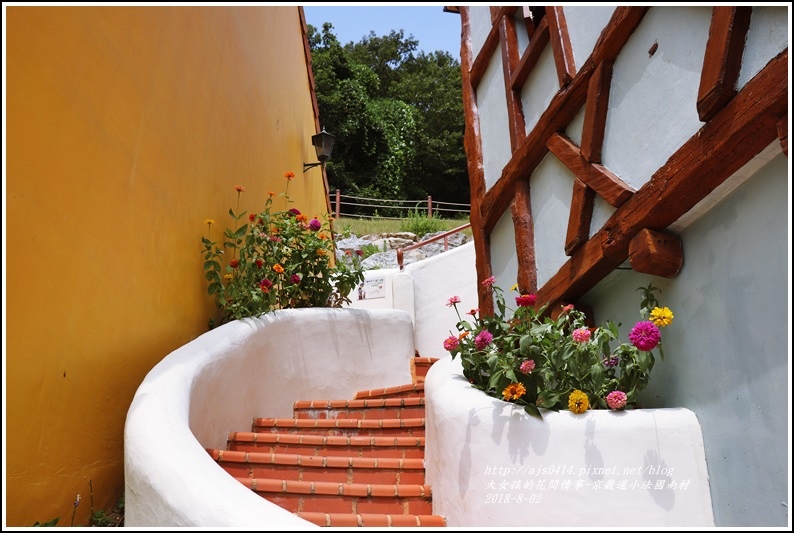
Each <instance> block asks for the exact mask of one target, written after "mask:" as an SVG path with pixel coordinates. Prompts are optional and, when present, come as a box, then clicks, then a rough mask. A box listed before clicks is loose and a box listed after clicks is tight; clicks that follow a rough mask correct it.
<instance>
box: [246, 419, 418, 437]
mask: <svg viewBox="0 0 794 533" xmlns="http://www.w3.org/2000/svg"><path fill="white" fill-rule="evenodd" d="M251 429H252V431H254V432H270V433H276V432H278V433H315V434H324V435H350V436H353V435H373V436H375V435H380V436H404V437H424V435H425V419H424V418H381V419H378V420H357V419H355V418H336V419H326V420H322V419H318V420H306V419H300V418H254V420H253V423H252V424H251Z"/></svg>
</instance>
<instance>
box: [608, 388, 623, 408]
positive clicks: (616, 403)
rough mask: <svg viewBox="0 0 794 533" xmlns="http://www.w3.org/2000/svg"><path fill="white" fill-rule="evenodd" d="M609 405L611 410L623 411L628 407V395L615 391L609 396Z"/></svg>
mask: <svg viewBox="0 0 794 533" xmlns="http://www.w3.org/2000/svg"><path fill="white" fill-rule="evenodd" d="M607 405H608V406H609V408H610V409H614V410H615V411H617V410H618V409H623V408H624V407H626V393H625V392H622V391H619V390H613V391H612V392H610V393H609V394H607Z"/></svg>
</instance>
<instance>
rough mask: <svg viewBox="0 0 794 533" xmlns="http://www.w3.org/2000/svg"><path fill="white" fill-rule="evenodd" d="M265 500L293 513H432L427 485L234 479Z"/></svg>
mask: <svg viewBox="0 0 794 533" xmlns="http://www.w3.org/2000/svg"><path fill="white" fill-rule="evenodd" d="M236 479H237V480H238V481H239V482H240V483H242V484H243V485H245V486H246V487H248V488H249V489H251V490H253V491H254V492H256V493H257V494H259V495H260V496H262V497H264V498H265V499H266V500H268V501H270V502H272V503H274V504H276V505H278V506H279V507H282V508H284V509H286V510H287V511H290V512H293V513H299V512H319V513H351V514H398V515H411V514H413V515H429V514H433V505H432V495H431V491H430V486H429V485H416V484H399V485H398V484H365V483H332V482H324V481H291V480H279V479H262V478H247V477H238V478H236Z"/></svg>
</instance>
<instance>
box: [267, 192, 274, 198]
mask: <svg viewBox="0 0 794 533" xmlns="http://www.w3.org/2000/svg"><path fill="white" fill-rule="evenodd" d="M267 194H268V195H269V196H270V197H271V198H272V197H273V196H275V195H276V193H274V192H273V191H267Z"/></svg>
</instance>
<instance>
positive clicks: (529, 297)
mask: <svg viewBox="0 0 794 533" xmlns="http://www.w3.org/2000/svg"><path fill="white" fill-rule="evenodd" d="M537 299H538V298H537V296H535V295H534V294H522V295H521V296H516V305H517V306H519V307H529V306H531V305H535V302H536V301H537Z"/></svg>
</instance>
